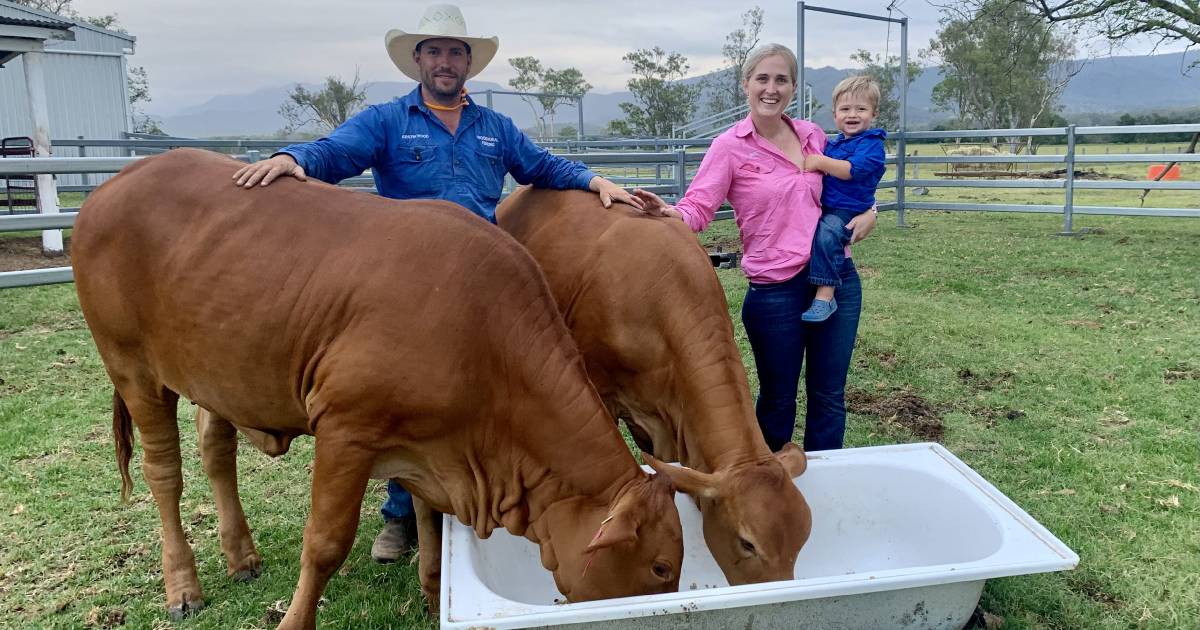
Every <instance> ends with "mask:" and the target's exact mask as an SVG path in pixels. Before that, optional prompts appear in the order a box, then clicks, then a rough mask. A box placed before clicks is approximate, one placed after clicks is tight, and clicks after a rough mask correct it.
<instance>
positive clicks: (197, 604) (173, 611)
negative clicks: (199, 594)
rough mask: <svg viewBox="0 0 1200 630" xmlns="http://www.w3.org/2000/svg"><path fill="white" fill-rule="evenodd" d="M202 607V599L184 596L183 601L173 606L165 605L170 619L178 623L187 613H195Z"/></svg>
mask: <svg viewBox="0 0 1200 630" xmlns="http://www.w3.org/2000/svg"><path fill="white" fill-rule="evenodd" d="M203 609H204V600H202V599H191V600H189V599H188V598H186V597H185V598H184V599H183V601H182V602H181V603H179V604H177V605H174V606H168V607H167V614H168V615H170V617H171V621H173V622H175V623H179V622H180V621H183V620H184V619H185V618H186V617H188V616H189V615H193V614H196V613H198V612H200V611H201V610H203Z"/></svg>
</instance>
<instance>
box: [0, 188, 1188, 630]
mask: <svg viewBox="0 0 1200 630" xmlns="http://www.w3.org/2000/svg"><path fill="white" fill-rule="evenodd" d="M1193 207H1194V206H1193ZM891 219H892V216H891V215H888V214H885V215H883V217H881V221H880V227H879V229H878V230H877V231H876V233H875V234H874V235H872V237H871V238H870V239H868V240H867V241H866V242H864V243H862V244H860V245H858V246H856V249H855V260H856V261H857V263H858V264H859V266H860V268H861V270H862V275H863V278H864V289H865V291H864V292H865V298H864V316H863V322H862V328H861V334H860V338H859V343H858V347H857V350H856V354H855V359H854V365H853V368H852V370H851V374H850V384H849V392H848V401H849V404H850V409H851V415H850V418H849V431H848V434H847V446H865V445H875V444H889V443H896V442H911V441H923V440H927V439H930V438H937V439H940V441H941V442H942V443H944V444H945V445H946V446H947V447H948V448H949V449H950V450H951V451H953V452H954V453H956V454H957V455H958V456H959V457H961V458H962V459H963V460H964V461H966V462H967V463H968V464H970V465H971V466H972V467H973V468H975V469H976V470H977V471H978V472H980V473H981V474H982V475H983V476H984V477H985V478H987V479H989V480H990V481H992V482H993V483H994V484H995V485H996V486H997V487H998V488H1000V490H1002V491H1003V492H1004V493H1006V494H1007V495H1008V496H1009V497H1011V498H1012V499H1013V500H1014V501H1016V503H1017V504H1019V505H1021V506H1022V507H1024V508H1025V509H1026V510H1027V511H1029V512H1030V513H1031V514H1032V515H1033V516H1034V517H1035V518H1036V519H1038V520H1039V521H1040V522H1042V523H1043V524H1044V525H1046V526H1047V527H1048V528H1049V529H1050V530H1051V531H1053V532H1054V533H1055V534H1056V535H1057V536H1059V537H1060V538H1061V539H1062V540H1063V541H1064V542H1066V543H1067V544H1068V545H1069V546H1070V547H1071V548H1073V549H1074V550H1076V551H1077V552H1078V553H1079V555H1080V557H1081V562H1080V566H1079V568H1078V569H1077V570H1075V571H1072V572H1068V573H1060V574H1050V575H1038V576H1024V577H1013V578H1005V579H998V580H992V581H989V582H988V584H987V587H986V589H985V591H984V596H983V600H982V602H981V605H982V607H983V609H984V610H985V611H986V612H987V613H988V614H989V615H991V616H992V619H993V620H994V621H999V622H1001V625H1000V627H1003V628H1113V629H1115V628H1194V627H1196V620H1197V619H1200V438H1198V435H1200V343H1198V341H1200V282H1198V281H1197V266H1198V263H1200V222H1197V221H1194V220H1186V219H1156V218H1121V217H1080V218H1079V219H1078V220H1077V225H1078V226H1079V227H1092V228H1099V229H1100V230H1101V231H1099V232H1096V233H1092V234H1090V235H1088V236H1087V237H1085V238H1061V237H1055V236H1052V234H1053V233H1054V232H1056V231H1057V230H1058V229H1059V228H1060V227H1061V219H1060V218H1059V217H1056V216H1032V215H1000V214H978V213H970V214H960V213H930V212H913V213H911V214H910V215H909V223H910V224H911V225H913V226H915V227H913V228H911V229H899V228H896V227H894V226H893V225H892V223H893V221H892V220H891ZM733 228H734V226H733V224H732V222H729V221H726V222H719V223H717V224H715V225H714V227H713V228H712V229H711V230H710V231H709V232H708V233H706V234H705V235H704V236H703V238H704V239H705V241H706V242H708V243H717V242H723V243H729V242H731V241H733V240H735V234H734V232H733ZM718 273H719V275H720V277H721V280H722V283H723V284H724V286H725V288H726V293H727V297H728V299H729V301H730V304H731V314H732V315H733V317H734V321H735V323H737V334H738V341H739V343H740V344H741V346H742V348H743V352H744V353H745V354H744V356H745V357H746V362H747V368H748V369H749V370H750V372H751V379H752V384H753V383H755V380H754V375H753V365H752V362H751V361H750V360H749V358H748V357H749V355H748V347H747V346H746V343H745V338H744V334H743V332H742V331H741V326H740V323H738V322H739V320H738V310H739V308H738V307H739V305H740V301H741V298H742V295H743V292H744V290H745V281H744V280H743V279H742V278H741V276H740V272H739V271H737V270H721V271H719V272H718ZM110 396H111V386H110V384H109V383H108V382H107V380H106V377H105V375H104V372H103V368H102V366H101V364H100V362H99V360H98V357H97V355H96V351H95V348H94V346H93V344H92V342H91V339H90V337H89V335H88V331H87V329H86V327H85V326H84V322H83V320H82V317H81V316H80V313H79V310H78V304H77V302H76V300H75V297H74V291H73V287H72V286H71V285H60V286H52V287H37V288H28V289H14V290H6V291H2V292H0V627H13V628H17V627H21V628H24V627H43V628H79V627H113V626H116V625H120V624H124V625H125V626H127V627H134V628H163V627H171V626H172V624H170V623H169V622H168V621H166V616H165V614H164V612H163V610H162V601H163V585H162V579H161V572H160V558H159V545H158V533H157V529H158V522H159V521H158V514H157V511H156V509H155V507H154V504H153V501H152V499H151V498H150V495H149V491H148V490H147V488H146V486H145V483H144V482H143V480H142V479H141V475H140V449H135V453H137V456H136V457H135V461H134V467H133V471H134V472H133V474H134V479H135V494H134V498H133V500H132V502H131V503H130V504H128V505H120V504H119V502H118V489H119V479H118V476H117V473H116V470H115V464H114V456H113V447H112V438H111V435H110V428H109V425H110V419H111V416H110V413H111V411H110V400H111V399H110ZM191 413H192V408H191V407H190V406H188V405H186V404H184V405H181V406H180V421H181V422H182V423H185V424H190V417H191ZM182 435H183V436H184V442H185V444H184V453H185V458H184V463H185V473H184V474H185V479H186V488H185V492H184V496H183V502H182V509H183V514H184V523H185V527H186V528H187V529H188V532H189V536H190V538H191V540H192V541H193V544H194V548H195V550H196V557H197V562H198V564H199V569H200V578H201V582H202V584H203V585H204V587H205V596H206V601H207V603H208V607H207V608H206V609H205V610H204V611H203V612H201V613H200V614H199V615H197V616H196V617H194V618H192V619H190V620H188V621H186V622H184V623H182V624H178V626H179V627H185V628H264V627H274V625H275V623H277V621H278V618H279V616H278V614H279V613H278V612H277V611H278V610H280V609H282V608H283V607H284V606H286V600H287V599H288V598H290V597H291V593H292V589H293V588H294V586H295V581H296V578H297V575H298V571H299V555H300V548H301V530H302V528H303V523H304V519H305V517H306V514H307V510H308V488H307V484H308V470H307V466H308V465H309V463H310V462H311V454H312V450H311V440H307V439H301V440H298V441H297V442H296V443H295V444H294V446H293V448H292V452H291V453H289V454H288V455H286V456H285V457H283V458H281V459H279V460H272V459H270V458H267V457H266V456H263V455H261V454H258V453H257V452H254V451H251V450H248V449H247V448H243V449H242V457H241V465H240V469H241V476H242V486H241V487H242V493H243V500H244V502H245V505H246V511H247V514H248V517H249V519H250V523H251V526H252V528H253V529H254V532H255V538H256V541H257V543H258V544H259V548H260V551H261V552H262V555H263V558H264V561H265V569H264V573H263V575H262V577H260V578H259V579H258V580H257V581H255V582H253V583H249V584H237V583H233V582H232V581H231V580H229V579H228V578H226V577H225V569H224V560H223V558H222V556H221V554H220V550H219V546H218V541H217V533H216V524H217V521H216V514H215V511H214V508H213V504H212V500H211V494H210V491H209V488H208V485H207V482H206V480H205V479H204V476H203V473H202V471H201V467H200V462H199V458H198V456H196V451H195V432H194V431H192V430H190V427H187V426H185V427H184V430H183V431H182ZM382 497H383V485H382V484H381V483H373V485H372V487H371V489H370V491H369V492H368V499H367V501H366V502H365V504H364V506H363V508H362V514H363V524H362V526H361V527H360V531H359V537H358V541H357V544H356V545H355V547H354V549H353V551H352V553H351V555H350V558H349V559H348V561H347V563H346V565H345V566H344V567H343V569H342V570H341V571H340V572H339V574H338V575H337V576H336V577H335V578H334V579H333V580H332V582H331V584H330V587H329V589H328V590H327V591H326V593H325V597H326V600H327V602H326V604H325V605H324V607H323V608H322V612H321V622H322V624H323V627H326V628H388V627H395V628H406V629H408V628H412V629H416V628H432V627H435V626H436V623H435V622H434V621H433V620H430V619H429V618H428V617H427V616H426V615H425V612H424V607H423V604H422V602H421V600H420V597H419V591H418V588H417V584H416V577H415V567H414V566H412V565H410V564H401V565H398V566H380V565H376V564H374V563H373V562H371V560H370V557H369V546H370V542H371V539H372V538H373V536H374V534H375V533H376V531H377V528H378V526H379V524H380V522H379V519H378V517H377V512H376V510H377V508H378V505H379V502H380V500H381V498H382ZM815 517H816V518H820V515H816V516H815Z"/></svg>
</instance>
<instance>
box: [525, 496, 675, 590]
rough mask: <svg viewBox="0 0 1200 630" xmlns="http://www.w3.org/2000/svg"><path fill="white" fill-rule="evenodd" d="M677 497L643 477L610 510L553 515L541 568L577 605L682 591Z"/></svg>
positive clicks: (555, 511) (570, 509)
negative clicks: (551, 576) (680, 589)
mask: <svg viewBox="0 0 1200 630" xmlns="http://www.w3.org/2000/svg"><path fill="white" fill-rule="evenodd" d="M674 497H675V489H674V488H672V487H671V484H670V482H669V481H667V479H666V478H664V477H662V476H661V475H647V474H643V473H639V474H638V478H637V479H636V480H635V481H632V482H630V483H629V484H627V485H626V487H625V488H624V490H623V491H622V492H621V493H620V494H619V495H618V497H617V499H616V500H615V501H613V503H612V504H611V505H606V506H586V505H581V504H573V505H571V504H568V503H567V502H560V504H556V505H555V506H552V507H551V508H550V509H548V510H547V513H546V518H548V519H549V521H548V523H547V524H548V526H549V529H550V537H549V541H542V545H541V547H542V564H543V565H544V566H545V567H546V568H547V569H550V570H551V571H552V572H553V573H554V582H555V584H556V585H557V586H558V590H559V591H560V592H561V593H562V594H563V595H565V596H566V597H567V599H568V600H569V601H572V602H581V601H588V600H593V599H607V598H610V597H628V596H632V595H650V594H655V593H668V592H675V591H677V590H679V570H680V568H681V567H682V566H683V529H682V527H681V526H680V524H679V511H678V510H677V509H676V507H675V498H674Z"/></svg>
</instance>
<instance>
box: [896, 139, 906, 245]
mask: <svg viewBox="0 0 1200 630" xmlns="http://www.w3.org/2000/svg"><path fill="white" fill-rule="evenodd" d="M897 135H898V136H899V139H898V140H897V141H896V227H908V226H907V225H905V224H904V180H905V177H904V171H905V170H906V169H905V167H906V164H905V160H904V154H905V153H906V152H907V149H905V147H904V131H903V130H901V131H900V133H899V134H897Z"/></svg>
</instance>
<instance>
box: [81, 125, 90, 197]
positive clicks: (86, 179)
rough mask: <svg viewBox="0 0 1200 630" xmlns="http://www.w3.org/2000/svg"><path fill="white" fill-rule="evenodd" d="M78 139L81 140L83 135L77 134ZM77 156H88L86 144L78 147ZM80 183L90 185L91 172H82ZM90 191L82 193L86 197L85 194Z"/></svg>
mask: <svg viewBox="0 0 1200 630" xmlns="http://www.w3.org/2000/svg"><path fill="white" fill-rule="evenodd" d="M79 139H80V140H83V136H79ZM79 157H88V148H87V145H80V147H79ZM82 183H83V185H84V186H91V185H92V174H91V173H84V174H83V182H82ZM90 192H92V191H90V190H89V191H86V192H84V193H83V196H85V197H86V196H87V195H88V193H90Z"/></svg>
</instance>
